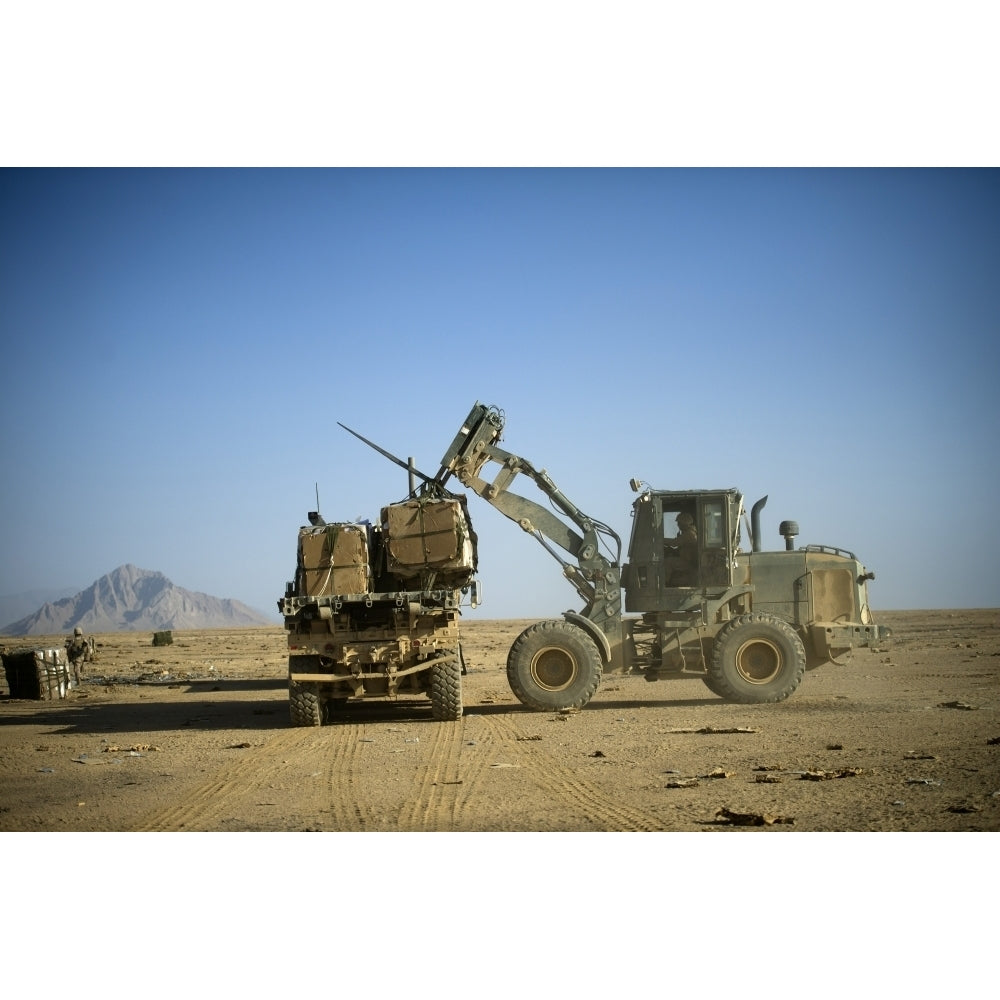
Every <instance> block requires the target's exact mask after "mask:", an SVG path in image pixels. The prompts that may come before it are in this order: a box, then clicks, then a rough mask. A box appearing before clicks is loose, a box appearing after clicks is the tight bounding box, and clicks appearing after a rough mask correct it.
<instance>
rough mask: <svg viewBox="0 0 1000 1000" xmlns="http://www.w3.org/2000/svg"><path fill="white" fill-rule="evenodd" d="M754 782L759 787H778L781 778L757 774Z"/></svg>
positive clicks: (775, 775) (773, 775) (774, 775)
mask: <svg viewBox="0 0 1000 1000" xmlns="http://www.w3.org/2000/svg"><path fill="white" fill-rule="evenodd" d="M753 780H754V781H756V782H757V784H758V785H777V784H780V783H781V777H780V776H779V775H777V774H755V775H754V776H753Z"/></svg>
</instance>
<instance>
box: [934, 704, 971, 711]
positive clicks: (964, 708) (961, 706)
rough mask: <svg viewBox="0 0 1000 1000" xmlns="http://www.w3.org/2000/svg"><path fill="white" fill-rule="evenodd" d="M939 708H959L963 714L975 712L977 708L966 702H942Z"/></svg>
mask: <svg viewBox="0 0 1000 1000" xmlns="http://www.w3.org/2000/svg"><path fill="white" fill-rule="evenodd" d="M938 708H957V709H959V710H960V711H962V712H975V711H976V708H977V706H976V705H970V704H969V703H968V702H965V701H940V702H938Z"/></svg>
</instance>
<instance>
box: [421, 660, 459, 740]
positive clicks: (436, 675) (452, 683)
mask: <svg viewBox="0 0 1000 1000" xmlns="http://www.w3.org/2000/svg"><path fill="white" fill-rule="evenodd" d="M442 652H443V653H444V655H445V656H450V657H453V658H452V659H450V660H445V661H443V662H441V663H435V664H434V666H432V667H431V683H430V691H429V692H428V693H429V694H430V698H431V715H433V716H434V718H435V719H436V720H437V721H438V722H457V721H458V720H459V719H461V718H462V661H461V657H460V656H455V652H454V650H450V649H449V650H443V651H442Z"/></svg>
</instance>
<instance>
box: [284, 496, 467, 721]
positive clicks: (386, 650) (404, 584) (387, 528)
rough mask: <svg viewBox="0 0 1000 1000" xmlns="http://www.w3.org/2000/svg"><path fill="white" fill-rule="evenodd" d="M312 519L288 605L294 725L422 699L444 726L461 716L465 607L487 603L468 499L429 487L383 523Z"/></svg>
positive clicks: (302, 533)
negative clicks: (363, 704)
mask: <svg viewBox="0 0 1000 1000" xmlns="http://www.w3.org/2000/svg"><path fill="white" fill-rule="evenodd" d="M309 521H310V525H309V526H303V527H302V528H300V529H299V543H298V558H297V565H296V573H295V579H294V580H291V581H289V582H288V583H287V585H286V588H285V595H284V597H282V598H281V599H280V600H279V601H278V610H279V611H280V612H281V614H282V615H283V617H284V622H285V629H286V631H287V632H288V705H289V715H290V718H291V723H292V725H293V726H319V725H322V724H324V723H326V722H330V721H332V719H333V717H334V715H335V713H336V712H337V711H338V709H340V708H342V707H343V706H344V705H345V704H346V702H347V701H348V700H349V699H356V700H357V699H372V698H387V699H396V698H398V697H400V696H408V695H413V696H415V695H422V694H426V695H427V696H428V697H429V699H430V706H431V714H432V716H433V718H434V719H436V720H438V721H442V722H447V721H456V720H458V719H460V718H461V716H462V675H463V674H464V673H465V663H464V660H463V657H462V644H461V635H460V631H459V618H460V615H461V610H460V608H461V604H462V602H463V598H464V596H465V595H466V594H469V593H470V592H471V595H472V597H471V603H472V605H473V606H475V605H476V602H477V600H478V584H477V581H476V580H475V568H476V548H475V546H476V536H475V533H474V532H473V531H472V525H471V521H470V520H469V518H468V511H467V509H466V504H465V498H464V497H456V496H455V495H454V494H450V493H448V491H446V490H443V489H440V488H438V487H435V486H434V485H433V484H426V483H425V484H424V485H423V486H422V487H420V488H419V489H414V488H413V487H412V486H411V493H410V495H409V498H408V499H407V500H406V501H403V502H401V503H399V504H393V505H390V506H389V507H386V508H383V511H382V523H380V524H377V525H372V524H370V523H367V522H364V523H353V524H346V523H345V524H327V523H326V522H325V521H324V520H323V518H322V517H320V515H319V514H318V512H316V511H313V512H311V513H310V514H309ZM394 545H395V547H394Z"/></svg>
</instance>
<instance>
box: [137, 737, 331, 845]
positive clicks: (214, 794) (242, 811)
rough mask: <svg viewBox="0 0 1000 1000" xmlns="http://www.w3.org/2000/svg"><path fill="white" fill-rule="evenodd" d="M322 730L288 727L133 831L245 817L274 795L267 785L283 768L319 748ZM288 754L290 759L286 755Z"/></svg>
mask: <svg viewBox="0 0 1000 1000" xmlns="http://www.w3.org/2000/svg"><path fill="white" fill-rule="evenodd" d="M319 732H322V730H315V729H290V730H288V731H287V732H281V733H278V734H277V735H276V736H275V737H274V738H272V739H269V740H268V741H267V742H266V743H264V744H263V746H259V747H255V748H253V749H252V750H250V752H248V753H241V754H240V755H239V757H238V758H236V759H234V761H233V762H232V763H231V764H225V765H223V766H222V767H221V768H219V770H218V771H216V772H215V775H214V776H213V778H212V779H211V780H210V781H207V782H205V783H204V784H202V785H199V786H198V787H197V788H195V789H193V790H192V791H191V792H188V793H187V794H185V795H184V797H183V798H182V799H180V801H174V802H171V803H170V804H169V805H167V806H164V807H163V808H162V809H158V810H156V811H155V812H153V813H150V814H148V815H146V816H145V817H143V818H142V819H141V820H139V821H138V822H137V823H136V825H135V826H134V827H133V830H135V831H139V832H150V831H160V832H167V831H180V830H202V831H206V830H208V831H210V830H219V829H224V826H223V825H222V824H223V822H224V821H225V820H226V819H229V818H232V817H238V816H245V815H247V812H248V809H249V808H250V807H252V806H254V805H259V804H262V803H261V802H260V799H261V796H262V795H263V797H264V798H265V799H266V798H270V797H273V793H271V792H270V791H269V790H268V787H267V786H270V785H274V784H275V783H276V779H279V778H281V777H282V776H283V775H284V774H285V773H286V772H288V771H290V770H293V769H296V768H298V767H299V766H300V762H301V760H302V759H304V758H305V755H307V754H310V753H313V752H322V749H321V748H319V747H318V746H317V747H316V748H315V750H314V748H313V747H310V746H309V744H310V742H312V743H318V739H317V733H319ZM289 755H292V757H293V759H291V760H290V759H288V757H289ZM306 759H307V758H306Z"/></svg>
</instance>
